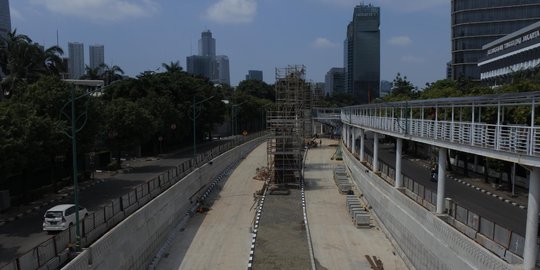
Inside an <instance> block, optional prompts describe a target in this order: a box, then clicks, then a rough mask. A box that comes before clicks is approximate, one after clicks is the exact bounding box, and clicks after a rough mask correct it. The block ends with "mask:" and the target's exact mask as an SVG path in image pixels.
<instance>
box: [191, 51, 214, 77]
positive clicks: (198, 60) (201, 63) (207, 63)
mask: <svg viewBox="0 0 540 270" xmlns="http://www.w3.org/2000/svg"><path fill="white" fill-rule="evenodd" d="M186 68H187V72H188V73H190V74H193V75H197V76H203V77H206V78H208V79H209V80H211V81H214V80H215V79H216V78H217V76H218V75H217V74H218V73H217V62H216V59H215V58H214V57H210V56H201V55H192V56H188V57H186Z"/></svg>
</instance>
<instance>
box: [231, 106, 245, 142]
mask: <svg viewBox="0 0 540 270" xmlns="http://www.w3.org/2000/svg"><path fill="white" fill-rule="evenodd" d="M244 103H246V101H244V102H242V103H239V104H232V105H231V125H232V128H231V136H234V135H236V134H237V133H238V132H237V129H238V117H237V114H238V108H237V107H238V106H240V105H242V104H244ZM235 108H236V109H235Z"/></svg>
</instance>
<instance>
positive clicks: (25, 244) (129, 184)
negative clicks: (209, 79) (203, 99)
mask: <svg viewBox="0 0 540 270" xmlns="http://www.w3.org/2000/svg"><path fill="white" fill-rule="evenodd" d="M224 142H226V141H225V140H221V141H214V142H210V143H207V144H205V145H201V146H198V147H197V150H198V152H199V153H201V152H203V151H207V150H209V149H211V148H212V147H215V146H216V145H219V144H221V143H224ZM192 154H193V152H192V149H191V148H187V149H184V150H182V151H179V152H177V153H175V154H172V155H169V156H168V157H166V158H161V159H152V160H148V161H146V160H145V159H139V160H137V161H129V160H128V161H124V163H125V164H128V163H129V164H130V166H131V167H133V169H132V170H131V171H130V172H128V173H120V174H116V175H114V176H109V177H106V178H105V181H104V182H103V183H100V184H97V185H94V186H91V187H88V188H87V189H85V190H83V191H81V192H80V193H79V196H80V197H79V198H80V199H79V202H80V204H81V205H82V206H84V207H86V208H88V210H89V211H95V210H98V209H99V208H100V207H102V206H104V205H106V204H108V203H110V201H111V200H112V199H115V198H119V197H121V196H122V195H125V194H126V193H128V192H129V191H131V189H133V188H134V187H135V186H137V185H139V184H141V183H143V182H145V181H147V180H150V179H152V178H154V177H156V176H157V175H159V174H160V173H162V172H163V171H166V170H168V169H170V168H174V167H175V166H177V165H179V164H181V163H182V162H184V161H185V160H188V159H190V158H191V157H192ZM62 203H72V197H71V196H70V197H67V198H66V199H65V200H64V201H61V202H59V203H58V204H62ZM51 207H52V206H51ZM46 210H47V209H41V210H40V211H36V212H33V213H30V214H27V215H25V216H23V217H22V218H20V219H17V220H15V221H13V222H10V223H7V224H5V225H3V226H0V266H3V265H4V264H7V263H9V262H10V261H11V260H13V259H15V258H17V257H19V256H21V255H23V254H25V253H26V252H28V251H29V250H31V249H32V248H34V247H36V246H38V245H39V244H40V243H43V242H45V241H47V240H48V239H49V238H51V237H53V235H50V234H48V233H47V232H44V231H42V223H43V214H44V213H45V211H46Z"/></svg>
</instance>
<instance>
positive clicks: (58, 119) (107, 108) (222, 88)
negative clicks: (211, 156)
mask: <svg viewBox="0 0 540 270" xmlns="http://www.w3.org/2000/svg"><path fill="white" fill-rule="evenodd" d="M62 55H63V50H62V49H61V48H59V47H56V46H53V47H51V48H47V49H43V48H42V47H40V46H39V44H37V43H34V42H33V41H32V40H31V39H30V38H29V37H28V36H25V35H21V34H18V33H17V32H16V30H15V31H13V32H11V33H9V34H8V37H7V38H6V39H5V40H2V41H0V67H1V70H2V71H3V74H2V75H3V76H2V78H0V79H1V83H0V87H1V90H2V91H0V96H1V98H0V172H1V173H0V190H2V189H8V190H10V191H11V192H12V193H13V194H20V196H21V200H25V199H31V198H28V197H29V196H30V195H28V190H32V189H37V188H40V187H41V186H44V185H46V186H48V187H49V188H50V189H55V188H58V186H57V185H56V183H57V180H59V179H60V178H62V177H67V176H69V174H70V169H68V168H69V167H70V166H69V162H70V160H71V139H70V138H68V137H67V136H65V134H64V133H69V128H70V124H71V119H70V118H69V117H66V116H69V115H70V114H71V111H70V106H67V108H68V109H67V111H64V114H65V115H64V114H63V113H62V112H61V109H62V108H63V107H65V105H66V103H68V102H69V101H70V92H71V90H72V89H73V88H76V89H75V91H76V96H81V95H84V94H85V93H87V91H88V89H85V88H84V87H78V88H77V87H76V86H74V85H72V84H70V83H68V82H65V81H63V80H61V74H62V73H64V72H65V71H66V68H65V67H64V66H63V61H62ZM162 67H163V69H162V72H152V71H145V72H142V73H141V74H139V75H138V76H136V77H135V78H125V77H124V76H122V74H123V70H122V69H121V68H120V67H118V66H112V67H109V66H107V65H102V66H100V67H98V68H96V69H92V68H89V67H87V68H86V73H85V75H83V77H82V78H81V79H100V80H104V82H105V87H104V88H103V89H102V91H101V92H100V93H99V94H98V93H96V94H92V95H87V96H86V97H84V98H81V99H79V100H77V102H76V112H77V115H78V116H81V117H78V119H77V126H79V127H80V126H82V125H83V123H84V127H83V128H82V129H81V131H80V133H78V134H77V145H78V153H80V157H79V158H78V159H79V167H84V166H85V165H84V160H85V159H84V156H85V154H87V153H90V152H95V153H99V152H111V153H113V157H115V158H116V159H117V162H116V163H111V164H110V166H111V167H115V166H118V165H119V160H120V159H119V158H120V157H121V153H123V152H126V151H133V150H134V149H135V150H140V151H142V152H143V154H146V155H154V154H158V153H159V152H160V151H171V150H173V149H177V148H179V147H184V146H191V144H192V142H193V125H192V123H193V122H192V114H193V109H194V108H193V102H199V101H202V100H205V99H207V101H205V102H203V103H200V104H198V105H197V106H196V108H195V109H196V116H197V118H196V123H197V125H196V129H197V131H196V134H197V137H196V138H195V139H196V140H197V141H198V142H201V141H203V140H205V139H206V138H212V131H213V130H214V128H215V127H216V126H218V125H222V124H224V123H226V122H227V121H229V120H230V118H231V112H232V110H231V109H232V106H233V105H236V106H235V110H234V112H235V113H237V114H236V115H235V116H236V119H237V121H238V127H239V128H238V133H240V132H242V131H244V130H245V131H247V132H254V131H258V130H260V129H262V128H263V125H264V123H263V122H264V121H263V120H264V119H263V118H262V117H263V116H265V115H264V114H265V111H266V110H267V109H268V108H271V106H272V104H273V102H274V98H275V94H274V90H273V86H271V85H267V84H266V83H264V82H258V81H244V82H242V83H240V85H239V86H238V87H237V89H236V90H233V89H232V88H231V87H230V86H228V85H215V84H214V83H212V82H211V81H209V80H208V79H207V78H204V77H199V76H193V75H191V74H188V73H187V72H184V71H183V69H182V67H181V66H180V64H179V62H170V63H164V64H163V65H162ZM84 113H86V116H87V117H82V116H83V114H84ZM59 163H60V164H59ZM59 167H63V170H62V171H63V174H60V175H59V174H58V172H57V171H58V168H59ZM30 197H31V196H30Z"/></svg>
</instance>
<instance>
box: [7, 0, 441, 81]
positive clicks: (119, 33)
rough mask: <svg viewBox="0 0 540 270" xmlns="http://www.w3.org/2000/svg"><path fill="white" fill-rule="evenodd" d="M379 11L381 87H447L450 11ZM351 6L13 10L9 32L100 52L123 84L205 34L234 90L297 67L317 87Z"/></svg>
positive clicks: (391, 1)
mask: <svg viewBox="0 0 540 270" xmlns="http://www.w3.org/2000/svg"><path fill="white" fill-rule="evenodd" d="M363 2H364V3H365V4H369V3H371V4H373V5H375V6H380V7H381V61H382V63H381V80H390V81H391V80H393V79H394V78H395V76H396V73H397V72H400V73H401V74H402V75H405V76H407V77H408V79H409V80H411V81H412V82H413V83H414V84H415V85H416V86H418V87H420V88H422V87H423V86H424V85H425V83H426V82H433V81H436V80H438V79H442V78H444V77H445V67H446V62H447V61H449V60H450V1H448V0H407V1H405V0H373V1H372V2H368V1H363ZM359 3H362V1H352V0H167V1H166V0H11V1H10V8H11V17H12V27H13V28H16V29H17V31H18V32H19V33H23V34H26V35H29V36H30V37H31V38H32V39H33V40H34V41H35V42H39V43H41V44H43V45H45V46H46V47H48V46H52V45H55V44H56V31H57V30H58V32H59V45H60V46H61V47H62V48H64V50H65V53H66V54H67V43H68V42H70V41H73V42H74V41H77V42H83V43H84V44H85V61H86V63H87V64H89V59H88V45H91V44H103V45H105V62H106V63H107V64H109V65H113V64H114V65H119V66H120V67H122V68H123V69H124V71H125V72H126V73H127V75H131V76H134V75H137V74H139V73H140V72H142V71H145V70H155V69H157V68H158V67H160V66H161V63H164V62H166V63H169V62H170V61H176V60H180V64H181V66H182V67H184V69H185V65H186V56H189V55H192V54H197V48H198V40H199V38H200V36H201V32H202V31H204V30H206V29H209V30H210V31H212V34H213V36H214V38H215V39H216V51H217V54H225V55H228V56H229V60H230V70H231V84H233V85H237V84H238V82H239V81H241V80H243V79H244V78H245V75H246V74H247V71H248V70H250V69H255V70H262V71H263V73H264V80H265V81H266V82H268V83H273V82H274V79H275V75H274V74H275V68H276V67H285V66H287V65H294V64H303V65H306V67H307V77H308V79H310V80H312V81H313V82H321V81H324V76H325V74H326V72H327V71H328V70H329V69H330V68H331V67H342V66H343V40H344V39H345V34H346V28H347V24H348V23H349V22H350V21H351V19H352V14H353V9H354V6H355V5H357V4H359Z"/></svg>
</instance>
